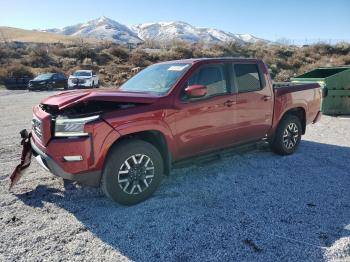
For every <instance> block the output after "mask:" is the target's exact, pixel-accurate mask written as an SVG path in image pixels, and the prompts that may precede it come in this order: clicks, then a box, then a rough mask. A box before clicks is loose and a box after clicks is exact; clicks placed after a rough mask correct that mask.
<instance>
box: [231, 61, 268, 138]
mask: <svg viewBox="0 0 350 262" xmlns="http://www.w3.org/2000/svg"><path fill="white" fill-rule="evenodd" d="M233 75H234V82H235V86H236V88H237V92H238V95H237V104H236V121H237V135H238V136H239V140H240V141H241V142H246V141H249V140H254V139H260V138H263V137H264V136H265V135H266V134H267V132H268V131H269V129H270V128H271V125H272V114H273V94H272V90H271V88H270V87H269V86H268V85H267V83H266V80H265V77H264V75H263V73H262V70H261V68H260V67H259V64H256V63H237V64H234V65H233Z"/></svg>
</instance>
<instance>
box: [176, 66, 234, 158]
mask: <svg viewBox="0 0 350 262" xmlns="http://www.w3.org/2000/svg"><path fill="white" fill-rule="evenodd" d="M230 68H231V66H230V64H223V63H222V64H209V65H203V66H201V67H200V68H199V69H198V70H196V72H194V73H193V74H192V76H191V77H190V78H189V79H188V81H187V84H186V85H185V86H184V87H183V90H184V89H185V88H186V87H187V86H190V85H195V84H199V85H205V86H206V87H207V90H208V93H207V95H206V96H205V97H201V98H196V99H190V98H187V97H186V95H185V94H184V92H183V94H182V96H181V97H180V98H179V100H180V101H178V107H179V110H178V112H177V113H176V120H175V121H176V132H177V133H176V136H175V137H176V140H177V144H178V153H179V155H180V157H181V158H184V157H189V156H193V155H196V154H198V153H203V152H207V151H210V150H212V149H216V148H221V147H226V146H228V145H229V144H230V143H231V142H232V141H233V138H234V132H233V129H234V124H235V123H234V114H233V112H234V107H233V105H234V103H235V99H236V98H235V95H233V94H231V83H230V79H229V77H228V76H229V69H230Z"/></svg>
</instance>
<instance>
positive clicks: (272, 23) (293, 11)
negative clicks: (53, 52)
mask: <svg viewBox="0 0 350 262" xmlns="http://www.w3.org/2000/svg"><path fill="white" fill-rule="evenodd" d="M0 10H1V11H0V26H13V27H20V28H25V29H34V28H41V29H44V28H61V27H64V26H67V25H72V24H76V23H80V22H85V21H88V20H91V19H94V18H97V17H100V16H103V15H104V16H107V17H109V18H112V19H114V20H116V21H118V22H120V23H123V24H127V25H131V24H138V23H145V22H154V21H173V20H176V21H185V22H188V23H190V24H193V25H195V26H200V27H212V28H218V29H222V30H225V31H229V32H232V33H249V34H253V35H255V36H258V37H261V38H265V39H269V40H276V39H279V38H288V39H291V40H293V41H295V43H304V42H312V41H318V40H322V41H329V40H331V41H332V42H336V41H340V40H346V41H350V0H332V1H331V0H328V1H327V0H318V1H316V0H304V1H297V0H294V1H293V0H260V1H259V0H246V1H244V0H175V1H167V0H145V1H141V0H124V1H120V0H114V1H113V0H99V1H87V0H85V1H83V0H75V1H73V0H71V1H68V0H60V1H53V0H52V1H51V0H46V1H45V0H44V1H39V0H12V1H8V0H0Z"/></svg>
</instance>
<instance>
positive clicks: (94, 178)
mask: <svg viewBox="0 0 350 262" xmlns="http://www.w3.org/2000/svg"><path fill="white" fill-rule="evenodd" d="M117 93H119V92H114V93H113V92H87V91H86V92H67V93H62V94H59V95H55V96H51V97H49V98H47V99H45V100H44V101H42V102H41V103H40V104H39V105H37V106H35V107H34V108H33V119H32V132H30V133H28V132H27V131H26V130H22V131H21V137H22V141H21V144H22V146H23V149H22V155H21V163H20V164H19V165H18V166H17V167H16V168H15V170H14V171H13V173H12V174H11V176H10V180H11V183H10V189H11V188H13V186H14V185H15V184H16V183H17V182H18V181H19V180H20V179H21V177H22V176H23V174H24V171H25V170H26V169H27V168H28V167H29V166H30V163H31V158H32V156H33V157H35V159H36V160H37V161H38V163H39V164H40V166H42V167H43V168H44V169H45V170H46V171H49V172H51V173H52V174H53V175H55V176H58V177H61V178H63V179H68V180H73V181H77V182H81V183H83V184H88V185H93V186H95V185H99V182H100V177H101V170H102V168H103V163H104V158H105V157H106V155H107V152H108V148H109V147H110V146H111V145H112V144H113V143H114V141H116V140H117V139H118V138H119V137H120V134H119V133H118V132H117V131H116V130H115V129H114V127H113V126H112V125H111V124H110V123H109V122H108V121H106V120H105V118H104V116H106V115H108V114H110V113H112V112H116V114H119V115H124V114H130V113H131V112H137V111H135V110H137V109H136V108H140V107H142V106H146V105H148V104H150V103H152V102H153V101H155V99H156V98H155V97H148V98H147V97H145V98H144V97H140V96H137V95H135V97H133V96H131V95H126V94H123V95H121V94H120V95H117ZM129 110H130V111H129ZM131 110H133V111H131ZM123 112H124V113H123Z"/></svg>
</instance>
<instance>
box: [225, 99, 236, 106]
mask: <svg viewBox="0 0 350 262" xmlns="http://www.w3.org/2000/svg"><path fill="white" fill-rule="evenodd" d="M234 104H235V101H232V100H227V101H226V102H225V103H224V105H225V106H227V107H231V106H233V105H234Z"/></svg>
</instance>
